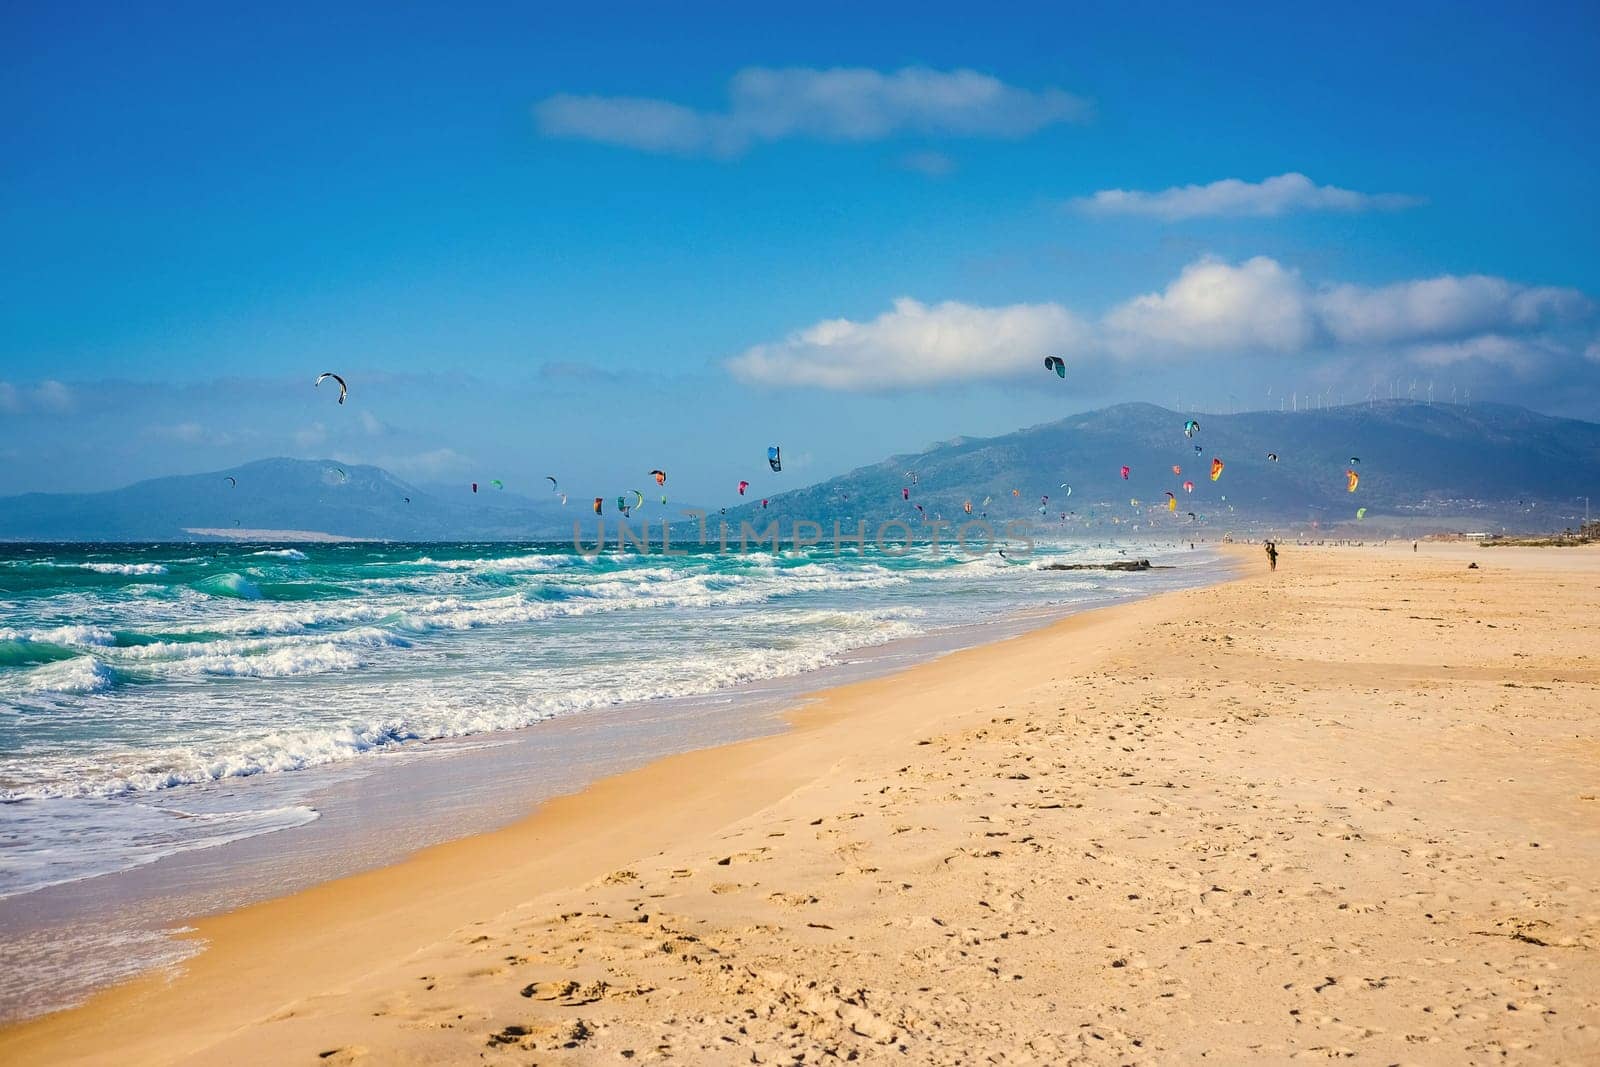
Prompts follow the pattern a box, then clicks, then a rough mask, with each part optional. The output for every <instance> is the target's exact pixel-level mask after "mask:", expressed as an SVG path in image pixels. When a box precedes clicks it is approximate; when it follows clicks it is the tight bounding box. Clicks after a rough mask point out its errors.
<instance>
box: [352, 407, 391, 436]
mask: <svg viewBox="0 0 1600 1067" xmlns="http://www.w3.org/2000/svg"><path fill="white" fill-rule="evenodd" d="M359 417H360V421H361V428H362V429H363V430H365V431H366V432H367V435H368V436H369V437H381V436H383V435H384V434H386V433H388V432H389V427H387V426H385V425H384V424H383V422H382V421H381V420H380V419H379V418H378V417H377V416H376V415H374V414H373V413H372V412H370V411H362V412H361V414H360V416H359Z"/></svg>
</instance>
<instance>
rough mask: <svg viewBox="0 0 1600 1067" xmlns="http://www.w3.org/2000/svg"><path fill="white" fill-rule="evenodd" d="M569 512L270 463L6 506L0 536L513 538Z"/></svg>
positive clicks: (555, 524)
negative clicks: (271, 533) (199, 533)
mask: <svg viewBox="0 0 1600 1067" xmlns="http://www.w3.org/2000/svg"><path fill="white" fill-rule="evenodd" d="M229 478H232V479H233V480H234V481H235V482H236V483H237V485H234V484H230V483H229V481H228V479H229ZM573 514H575V513H574V512H573V511H571V510H567V511H566V512H565V514H563V509H562V508H561V505H560V501H559V500H558V499H555V498H552V499H551V500H550V501H548V502H538V501H534V500H529V499H527V498H518V499H516V500H515V501H508V500H507V499H506V498H505V494H503V493H501V492H499V491H498V490H494V489H491V488H489V487H487V486H480V487H479V492H478V493H477V494H476V495H473V494H471V492H470V491H469V490H468V489H467V488H466V487H464V486H463V487H461V488H460V489H459V491H458V492H456V493H455V494H454V495H453V496H452V497H450V498H448V499H447V498H444V497H442V496H441V495H438V494H436V493H430V492H428V491H427V490H424V489H420V488H418V487H416V486H413V485H410V484H408V483H406V482H403V481H401V480H400V479H398V478H396V477H395V476H394V475H392V474H390V473H389V472H388V471H385V470H383V469H381V468H379V467H367V466H359V465H345V464H342V463H340V462H339V461H337V460H299V459H264V460H258V461H256V462H254V463H246V464H244V465H242V466H239V467H229V468H227V469H226V470H219V471H212V472H209V473H206V474H187V475H177V476H174V477H169V478H153V479H151V480H149V481H144V482H139V483H137V484H135V485H130V486H128V487H126V488H124V489H114V490H111V491H109V492H103V493H28V494H25V495H22V496H14V497H9V498H6V499H0V538H7V539H13V540H15V539H29V540H187V539H189V538H190V537H191V536H192V535H191V534H190V533H187V532H186V531H189V530H196V529H221V530H229V529H235V528H237V529H242V530H307V531H322V532H326V533H332V534H338V535H342V536H347V537H364V538H377V539H396V540H398V539H416V540H434V539H449V540H454V539H485V540H493V539H507V540H517V539H522V538H529V537H536V536H547V535H556V534H561V533H565V535H566V536H571V529H572V526H571V517H572V515H573Z"/></svg>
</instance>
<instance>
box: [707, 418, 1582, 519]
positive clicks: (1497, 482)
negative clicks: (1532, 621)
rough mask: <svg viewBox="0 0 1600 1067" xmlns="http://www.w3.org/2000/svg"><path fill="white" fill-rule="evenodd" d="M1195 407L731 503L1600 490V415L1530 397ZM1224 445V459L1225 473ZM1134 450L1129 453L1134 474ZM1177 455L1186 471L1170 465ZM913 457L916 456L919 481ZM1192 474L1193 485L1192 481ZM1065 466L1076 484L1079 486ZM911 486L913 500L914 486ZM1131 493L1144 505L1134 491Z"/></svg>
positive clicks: (1295, 506)
mask: <svg viewBox="0 0 1600 1067" xmlns="http://www.w3.org/2000/svg"><path fill="white" fill-rule="evenodd" d="M1188 417H1189V416H1188V415H1187V414H1184V413H1179V412H1174V411H1169V410H1167V409H1165V408H1161V407H1157V406H1155V405H1152V404H1122V405H1118V406H1116V407H1111V408H1106V409H1103V410H1100V411H1092V412H1088V413H1085V414H1082V415H1073V416H1069V417H1068V418H1064V419H1061V420H1059V421H1057V422H1052V423H1047V424H1045V425H1041V426H1034V427H1030V428H1028V429H1025V430H1019V431H1017V432H1015V433H1009V434H1005V435H1003V436H1000V437H992V438H985V439H978V438H958V439H955V440H953V441H948V442H944V443H941V444H938V445H934V446H932V447H930V448H928V449H926V450H924V451H922V452H919V453H915V454H910V455H901V456H894V457H892V458H890V459H887V460H885V461H883V462H882V463H878V464H874V465H872V466H869V467H862V468H859V469H857V470H854V471H851V472H850V473H849V474H846V475H843V476H841V477H838V478H834V479H830V480H829V481H826V482H822V483H819V484H817V485H813V486H809V487H806V488H801V489H796V490H794V491H791V492H787V493H783V494H779V495H777V496H773V497H771V498H769V501H768V507H767V508H766V509H765V510H763V509H761V507H760V505H759V503H757V504H754V505H751V504H746V505H744V506H742V507H740V508H737V509H729V512H728V518H729V519H730V520H731V521H734V522H738V521H740V520H744V519H751V520H752V521H754V520H761V521H763V522H764V521H765V520H767V519H769V518H774V517H776V518H780V519H781V520H783V522H784V523H788V522H789V521H792V520H794V519H799V518H812V519H822V520H825V521H829V522H831V521H832V519H834V518H847V517H848V518H850V519H851V520H852V521H855V520H862V519H864V520H866V521H868V522H869V524H876V523H877V522H881V521H884V520H886V519H890V518H900V519H907V518H910V519H915V518H917V517H918V516H917V513H916V512H915V510H914V508H913V506H912V505H914V504H919V503H920V504H921V505H922V506H923V508H924V509H925V511H926V513H927V514H928V516H930V517H932V516H934V515H939V516H942V517H943V518H945V519H950V520H955V519H958V518H965V515H964V514H963V510H962V505H963V503H964V502H965V501H969V500H970V501H972V502H973V504H974V511H975V512H976V511H978V510H981V509H982V501H983V499H984V498H985V497H989V498H992V501H991V503H990V505H989V507H988V511H989V513H990V516H991V518H1030V519H1034V520H1037V521H1041V522H1042V521H1044V520H1043V519H1042V518H1041V516H1040V515H1039V513H1038V510H1037V509H1038V506H1039V503H1040V497H1041V496H1043V495H1048V496H1049V497H1050V501H1049V504H1048V506H1047V511H1048V515H1049V517H1050V518H1051V519H1052V520H1057V519H1058V517H1059V515H1060V513H1061V512H1063V511H1070V512H1073V513H1074V515H1073V516H1072V517H1073V519H1074V520H1077V522H1076V523H1072V522H1069V524H1068V529H1071V528H1072V527H1073V526H1074V525H1076V526H1078V528H1082V523H1083V522H1086V521H1088V517H1089V515H1090V513H1091V512H1092V513H1093V514H1094V516H1095V519H1094V521H1095V522H1096V524H1097V525H1104V524H1105V523H1106V521H1107V520H1108V519H1109V518H1110V517H1113V516H1115V517H1120V518H1122V520H1123V523H1124V524H1128V525H1131V524H1132V523H1133V522H1143V523H1144V524H1145V525H1146V528H1149V527H1150V525H1152V524H1153V525H1154V526H1155V527H1156V528H1161V527H1165V526H1171V525H1174V524H1176V523H1186V522H1188V518H1187V515H1188V513H1189V512H1191V511H1193V512H1195V513H1196V514H1197V515H1198V516H1199V517H1200V520H1201V521H1203V522H1204V523H1205V524H1207V525H1209V526H1214V527H1223V526H1226V527H1239V528H1244V529H1247V528H1251V527H1254V526H1302V525H1304V526H1309V525H1310V524H1311V523H1317V524H1318V525H1319V526H1324V527H1326V526H1334V525H1339V524H1345V523H1348V524H1351V525H1352V526H1353V524H1354V520H1355V512H1356V509H1357V508H1359V507H1365V508H1367V516H1366V519H1365V523H1366V528H1367V529H1370V530H1372V531H1374V532H1377V531H1380V530H1383V529H1391V530H1408V529H1433V528H1439V527H1441V526H1449V527H1454V528H1459V529H1499V528H1501V527H1502V526H1504V527H1506V528H1508V529H1551V528H1556V529H1559V528H1562V527H1564V526H1566V525H1569V524H1570V525H1576V523H1575V522H1573V521H1572V518H1571V517H1572V516H1574V515H1577V516H1581V515H1582V509H1583V505H1582V502H1581V501H1576V500H1575V497H1577V496H1578V495H1580V494H1583V493H1585V492H1588V493H1590V494H1592V495H1594V496H1595V497H1596V499H1597V500H1600V425H1596V424H1594V423H1589V422H1580V421H1577V420H1572V419H1557V418H1551V417H1548V416H1545V415H1539V414H1537V413H1535V412H1531V411H1527V410H1524V409H1522V408H1515V407H1508V406H1503V405H1495V404H1482V405H1473V406H1472V407H1471V408H1466V407H1461V406H1456V405H1447V404H1434V405H1428V404H1418V403H1411V402H1407V401H1391V402H1383V403H1376V404H1371V405H1368V404H1361V405H1351V406H1347V407H1338V408H1331V409H1327V410H1321V411H1311V412H1298V413H1288V412H1248V413H1245V414H1240V415H1214V414H1200V415H1196V416H1194V417H1195V418H1197V419H1198V421H1199V422H1200V432H1199V433H1197V434H1196V435H1195V436H1194V438H1193V439H1190V438H1187V437H1185V436H1184V432H1183V427H1184V422H1185V420H1186V418H1188ZM1196 445H1198V446H1200V450H1199V452H1198V453H1197V452H1196V451H1195V447H1194V446H1196ZM1269 453H1271V454H1276V455H1277V457H1278V460H1277V461H1276V462H1274V461H1272V460H1270V459H1268V454H1269ZM1213 457H1217V458H1220V459H1222V460H1223V462H1224V469H1223V473H1222V476H1221V478H1220V479H1219V480H1218V481H1217V482H1215V483H1213V482H1212V481H1211V480H1210V477H1209V471H1210V463H1211V459H1212V458H1213ZM1352 458H1358V459H1359V460H1360V462H1359V463H1356V464H1352V463H1351V462H1350V461H1351V459H1352ZM1124 464H1126V465H1127V466H1128V467H1129V468H1131V469H1130V477H1129V479H1128V480H1127V481H1124V480H1123V479H1122V477H1121V467H1122V466H1123V465H1124ZM1174 465H1176V466H1178V467H1179V468H1180V469H1181V471H1182V474H1174V473H1173V472H1172V467H1173V466H1174ZM1352 467H1353V469H1355V470H1357V471H1359V472H1360V476H1361V483H1360V487H1359V488H1358V490H1357V491H1356V492H1355V493H1350V492H1348V491H1347V488H1346V485H1347V483H1346V479H1345V474H1344V472H1345V470H1346V469H1349V468H1352ZM908 471H915V472H916V480H915V483H914V484H913V482H912V479H911V477H910V476H909V475H908V474H907V473H906V472H908ZM1186 480H1187V481H1192V482H1193V483H1194V490H1193V491H1192V492H1186V491H1185V490H1184V489H1183V488H1182V484H1183V482H1185V481H1186ZM1063 482H1065V483H1067V484H1069V485H1070V486H1071V487H1072V495H1071V496H1070V497H1068V496H1067V495H1066V490H1065V489H1063V488H1061V483H1063ZM906 487H909V488H910V489H911V500H910V502H909V503H908V502H905V501H903V500H902V499H901V490H902V489H903V488H906ZM1013 489H1017V490H1019V491H1020V492H1019V495H1017V496H1013V495H1012V494H1011V491H1012V490H1013ZM1168 491H1171V492H1173V493H1176V494H1177V496H1178V502H1179V510H1178V513H1177V515H1176V516H1175V517H1169V516H1166V515H1164V514H1161V513H1159V512H1158V513H1154V514H1152V513H1151V512H1150V511H1149V505H1159V504H1160V503H1161V502H1162V501H1164V500H1165V495H1164V494H1165V493H1166V492H1168ZM1224 496H1225V497H1226V498H1227V499H1226V500H1223V497H1224ZM1133 499H1138V500H1140V502H1141V508H1140V509H1138V510H1135V509H1133V508H1132V507H1131V505H1130V503H1129V502H1130V500H1133ZM1230 509H1231V510H1230ZM1139 516H1142V518H1140V517H1139Z"/></svg>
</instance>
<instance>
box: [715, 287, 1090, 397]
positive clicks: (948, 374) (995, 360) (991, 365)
mask: <svg viewBox="0 0 1600 1067" xmlns="http://www.w3.org/2000/svg"><path fill="white" fill-rule="evenodd" d="M1089 332H1090V331H1089V329H1088V327H1087V326H1086V325H1085V324H1084V323H1083V322H1081V321H1080V320H1079V319H1077V318H1076V317H1075V316H1074V315H1073V314H1072V313H1071V312H1069V311H1067V310H1066V309H1065V308H1063V307H1061V306H1060V305H1059V304H1012V305H1010V306H1008V307H994V308H986V307H975V306H973V305H971V304H962V303H957V302H955V301H947V302H946V303H943V304H935V305H931V306H930V305H927V304H922V303H919V302H918V301H915V300H911V299H909V298H902V299H899V300H896V301H895V302H894V308H893V310H891V311H886V312H884V313H883V314H882V315H879V316H878V317H877V318H875V319H873V320H871V321H870V322H853V321H851V320H850V319H829V320H827V321H824V322H819V323H817V324H816V325H814V326H811V327H808V328H807V329H804V330H800V331H798V332H796V333H792V334H790V335H789V336H788V337H786V338H784V339H783V340H782V341H779V342H777V343H775V344H766V345H757V346H755V347H754V348H751V349H748V350H746V351H745V352H744V353H743V354H742V355H740V356H738V357H737V358H735V359H733V360H731V361H729V364H728V367H729V369H730V370H731V371H732V372H733V373H734V374H735V375H736V376H737V377H739V378H742V379H744V380H745V381H750V382H768V383H775V384H783V385H810V386H821V387H822V388H825V389H876V388H890V387H895V386H918V385H935V384H939V383H942V382H954V381H969V380H973V379H981V378H1002V377H1011V376H1016V375H1020V374H1023V373H1026V372H1028V371H1032V370H1038V369H1039V368H1040V367H1042V366H1043V361H1044V357H1045V356H1046V355H1049V354H1050V353H1051V352H1054V351H1059V350H1060V349H1062V348H1063V347H1066V346H1070V345H1080V344H1082V343H1083V342H1084V341H1086V340H1087V339H1088V337H1089Z"/></svg>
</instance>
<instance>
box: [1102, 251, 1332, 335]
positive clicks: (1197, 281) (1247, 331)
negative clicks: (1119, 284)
mask: <svg viewBox="0 0 1600 1067" xmlns="http://www.w3.org/2000/svg"><path fill="white" fill-rule="evenodd" d="M1105 326H1106V327H1107V331H1108V338H1109V340H1110V342H1111V344H1112V346H1113V347H1114V348H1116V349H1117V350H1119V351H1122V352H1126V353H1131V354H1136V355H1139V354H1145V353H1148V352H1149V351H1151V350H1152V349H1153V348H1172V347H1180V348H1190V349H1195V348H1198V349H1208V350H1217V349H1223V348H1243V349H1251V350H1263V349H1265V350H1268V351H1275V352H1294V351H1298V350H1300V349H1302V348H1304V347H1305V346H1306V345H1307V344H1308V343H1309V342H1310V341H1311V339H1312V337H1313V336H1315V333H1316V323H1315V321H1314V319H1313V317H1312V314H1311V309H1310V308H1309V306H1308V301H1307V300H1306V286H1305V283H1304V282H1303V281H1302V280H1301V278H1300V275H1299V274H1298V273H1297V272H1295V271H1292V270H1289V269H1288V268H1286V267H1284V266H1282V265H1281V264H1279V263H1278V262H1277V261H1276V260H1273V259H1269V258H1267V257H1266V256H1257V257H1256V258H1254V259H1250V260H1246V261H1245V262H1244V263H1241V264H1240V265H1239V266H1237V267H1235V266H1232V265H1230V264H1228V263H1224V262H1222V261H1221V260H1216V259H1202V260H1199V261H1198V262H1195V263H1191V264H1190V265H1189V266H1187V267H1185V268H1184V269H1183V272H1182V273H1181V274H1179V275H1178V278H1177V280H1175V281H1174V282H1173V283H1172V284H1171V285H1169V286H1167V288H1166V289H1165V290H1164V291H1163V292H1160V293H1147V294H1145V295H1144V296H1138V297H1134V298H1133V299H1132V300H1130V301H1128V302H1127V303H1125V304H1122V305H1121V306H1119V307H1117V308H1114V309H1112V311H1111V312H1110V313H1109V314H1108V315H1107V316H1106V317H1105Z"/></svg>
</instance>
